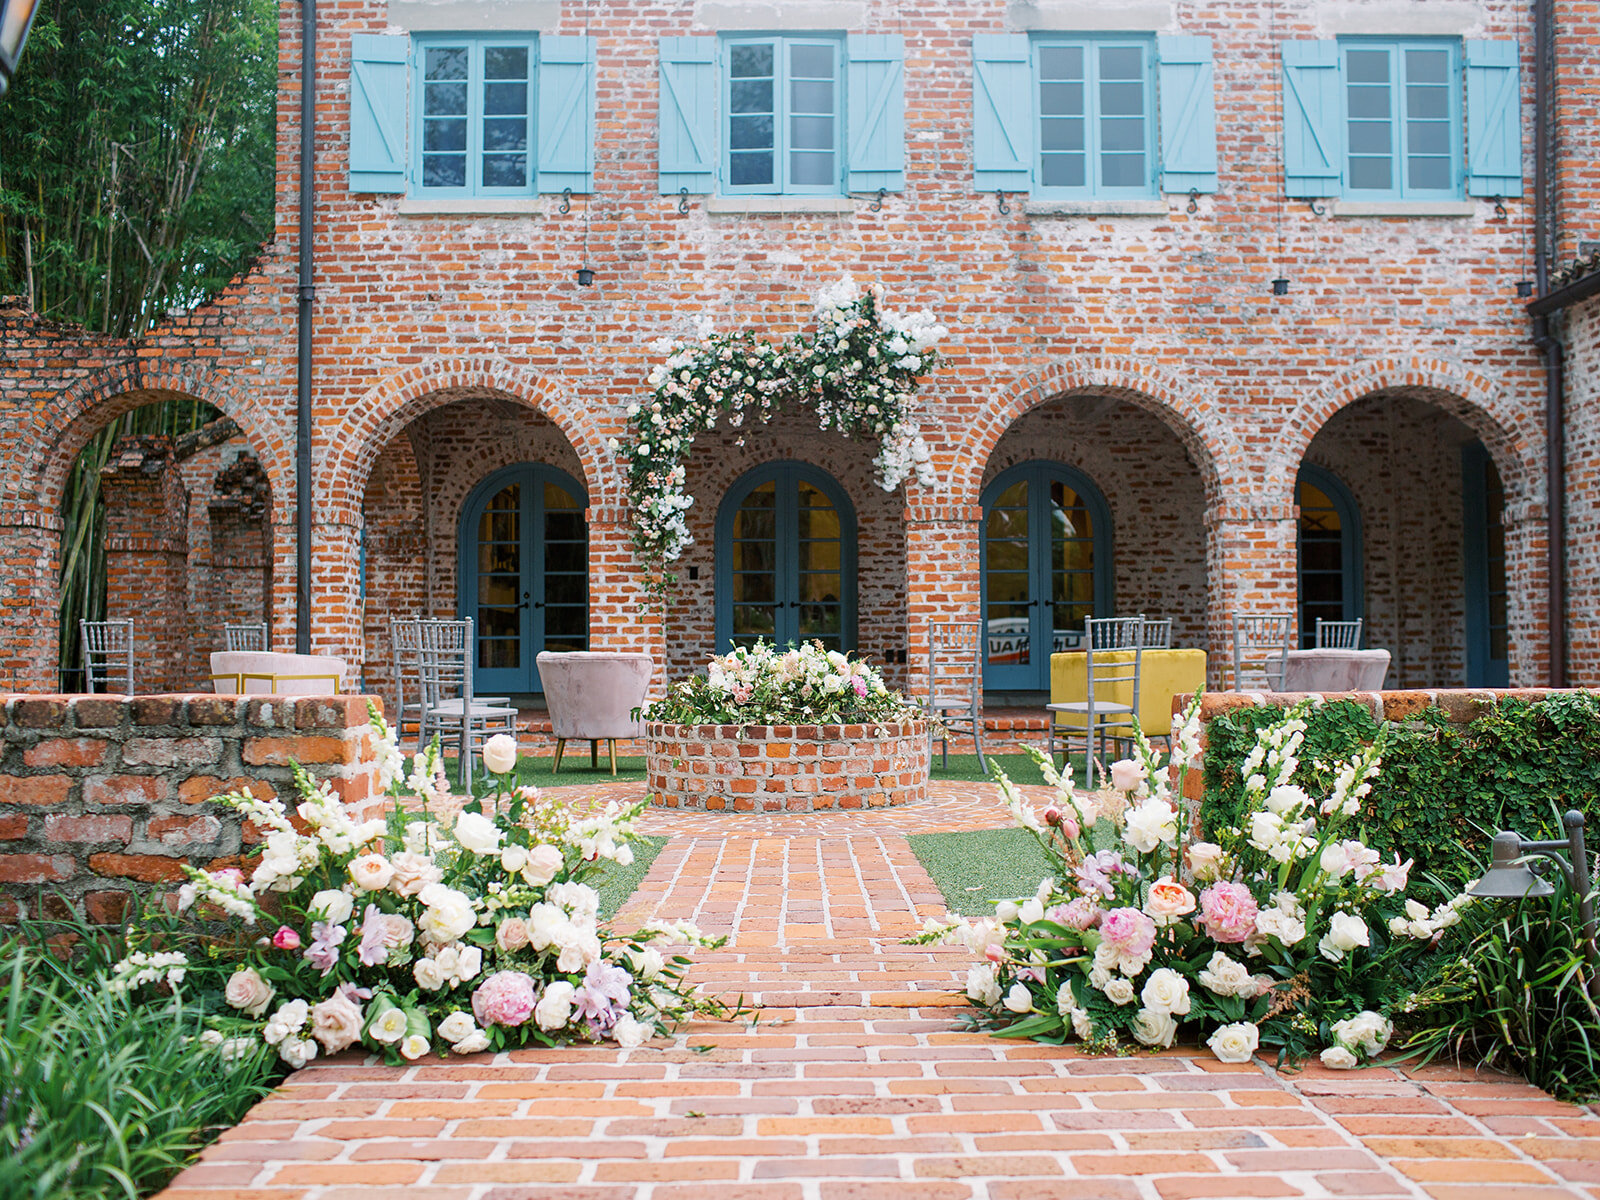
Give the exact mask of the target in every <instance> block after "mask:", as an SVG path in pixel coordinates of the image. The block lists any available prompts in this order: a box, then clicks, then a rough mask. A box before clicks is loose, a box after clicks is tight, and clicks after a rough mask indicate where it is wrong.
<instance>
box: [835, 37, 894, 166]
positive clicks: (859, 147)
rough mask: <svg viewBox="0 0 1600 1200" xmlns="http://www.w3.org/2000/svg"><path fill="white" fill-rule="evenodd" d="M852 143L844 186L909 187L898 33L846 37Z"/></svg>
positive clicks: (848, 121)
mask: <svg viewBox="0 0 1600 1200" xmlns="http://www.w3.org/2000/svg"><path fill="white" fill-rule="evenodd" d="M845 55H846V57H847V58H848V59H849V65H848V66H847V67H846V71H847V72H848V74H847V75H846V78H845V103H846V105H847V113H848V116H847V118H846V122H845V140H846V144H847V145H848V146H849V148H850V159H849V171H850V175H849V178H848V180H847V182H846V187H845V190H846V191H849V192H875V191H877V190H878V189H879V188H888V189H889V190H890V191H891V192H903V191H905V190H906V75H905V59H906V51H905V42H904V39H902V38H901V37H900V35H899V34H897V33H852V34H850V35H849V37H848V38H847V39H846V41H845Z"/></svg>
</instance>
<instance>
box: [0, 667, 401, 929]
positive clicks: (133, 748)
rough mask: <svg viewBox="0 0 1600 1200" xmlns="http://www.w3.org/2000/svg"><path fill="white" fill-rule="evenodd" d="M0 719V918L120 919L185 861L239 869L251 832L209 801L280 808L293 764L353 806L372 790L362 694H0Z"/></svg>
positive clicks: (171, 882) (174, 876) (177, 873)
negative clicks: (68, 914) (64, 915)
mask: <svg viewBox="0 0 1600 1200" xmlns="http://www.w3.org/2000/svg"><path fill="white" fill-rule="evenodd" d="M0 719H3V725H0V736H3V738H4V741H3V743H0V919H3V920H15V919H16V917H17V916H18V915H19V914H24V915H39V914H40V912H41V911H42V912H43V913H44V915H53V914H59V913H60V912H61V910H62V908H63V906H65V907H69V908H70V909H72V910H73V911H74V912H76V913H77V914H78V915H79V916H84V917H87V918H88V919H89V920H92V921H115V920H118V919H119V917H120V914H121V913H122V911H123V908H124V906H125V905H126V903H127V901H128V899H129V897H130V894H132V893H139V894H150V893H156V894H159V893H162V892H166V891H170V890H171V889H172V888H174V887H175V886H176V885H177V883H178V882H181V880H182V878H183V872H182V868H181V864H183V863H185V862H187V863H190V864H191V865H193V866H196V867H204V866H208V865H229V866H233V865H238V864H239V863H240V861H241V860H240V858H239V855H240V853H241V851H242V850H243V849H244V848H245V847H246V846H247V845H248V844H249V843H250V842H252V841H254V840H257V838H256V834H255V832H254V830H253V828H251V827H247V826H245V825H244V823H243V822H241V820H240V819H239V817H238V816H237V815H236V814H235V813H234V812H233V810H232V809H230V808H227V807H225V806H223V805H219V804H210V803H207V801H208V800H209V799H210V797H212V796H213V795H216V794H217V793H218V792H223V791H230V790H238V789H249V790H250V791H252V792H253V793H254V794H256V795H258V796H270V795H273V794H281V795H283V796H284V797H285V798H286V799H288V798H290V797H292V796H293V795H294V794H295V793H294V786H293V783H292V777H291V774H290V766H289V764H290V762H291V760H293V761H296V762H299V763H300V764H301V765H302V766H303V767H305V768H306V770H307V771H309V772H310V773H311V775H312V776H313V777H315V778H318V779H328V780H331V781H332V783H333V786H334V788H335V790H336V791H337V792H338V794H339V795H340V796H341V797H342V798H343V799H345V800H346V801H348V802H351V803H359V802H361V801H363V800H365V799H366V798H367V797H369V796H370V795H371V794H372V792H373V789H374V786H375V779H376V768H375V767H374V765H373V762H372V746H371V739H370V731H369V728H368V725H367V698H366V697H361V696H345V697H338V698H317V697H298V698H296V697H287V698H284V697H276V698H275V697H250V698H249V699H248V700H245V699H234V698H232V697H226V696H201V695H167V696H154V695H145V696H135V697H125V696H94V697H88V696H75V697H69V696H48V695H43V696H16V695H0ZM41 887H42V888H43V889H44V893H45V894H46V899H45V901H44V907H43V909H42V910H41V909H40V907H39V905H40V900H39V897H40V895H41V893H40V890H39V889H40V888H41ZM50 897H53V898H54V899H50Z"/></svg>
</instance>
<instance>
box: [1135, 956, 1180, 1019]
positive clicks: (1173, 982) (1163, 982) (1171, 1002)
mask: <svg viewBox="0 0 1600 1200" xmlns="http://www.w3.org/2000/svg"><path fill="white" fill-rule="evenodd" d="M1139 999H1140V1000H1142V1001H1143V1002H1144V1006H1145V1007H1146V1008H1153V1009H1158V1010H1160V1011H1161V1012H1167V1013H1171V1014H1172V1015H1173V1016H1175V1017H1182V1016H1187V1015H1188V1012H1189V981H1188V980H1187V979H1185V978H1184V977H1183V976H1182V975H1179V974H1178V973H1177V972H1176V971H1174V970H1173V969H1172V968H1171V967H1162V968H1161V969H1160V970H1159V971H1152V972H1151V973H1150V978H1149V979H1147V980H1145V983H1144V990H1143V991H1142V992H1140V993H1139Z"/></svg>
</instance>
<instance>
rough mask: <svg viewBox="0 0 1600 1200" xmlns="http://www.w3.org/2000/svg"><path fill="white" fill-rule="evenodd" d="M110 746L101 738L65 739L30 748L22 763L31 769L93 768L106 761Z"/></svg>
mask: <svg viewBox="0 0 1600 1200" xmlns="http://www.w3.org/2000/svg"><path fill="white" fill-rule="evenodd" d="M109 746H110V743H109V742H106V741H103V740H101V739H99V738H63V739H59V740H55V741H48V742H40V743H38V744H37V745H34V746H29V747H28V748H27V749H26V750H24V751H23V752H22V761H23V764H24V765H25V766H29V767H92V766H96V765H98V764H99V763H101V762H104V761H105V757H106V750H107V748H108V747H109Z"/></svg>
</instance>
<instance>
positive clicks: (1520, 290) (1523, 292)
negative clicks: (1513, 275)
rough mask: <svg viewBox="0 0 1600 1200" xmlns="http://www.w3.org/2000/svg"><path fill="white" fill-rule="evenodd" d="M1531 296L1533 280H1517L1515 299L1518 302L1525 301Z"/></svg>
mask: <svg viewBox="0 0 1600 1200" xmlns="http://www.w3.org/2000/svg"><path fill="white" fill-rule="evenodd" d="M1531 295H1533V280H1531V279H1519V280H1517V299H1518V300H1526V299H1527V298H1528V297H1529V296H1531Z"/></svg>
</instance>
